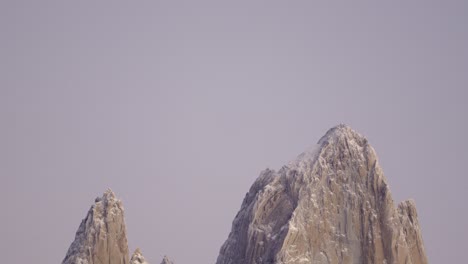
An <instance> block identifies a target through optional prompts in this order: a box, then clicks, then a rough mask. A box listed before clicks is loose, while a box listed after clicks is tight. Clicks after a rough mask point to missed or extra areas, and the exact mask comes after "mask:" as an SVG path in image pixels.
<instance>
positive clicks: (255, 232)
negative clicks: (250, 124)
mask: <svg viewBox="0 0 468 264" xmlns="http://www.w3.org/2000/svg"><path fill="white" fill-rule="evenodd" d="M251 263H257V264H259V263H388V264H389V263H406V264H419V263H421V264H423V263H427V259H426V255H425V252H424V246H423V241H422V237H421V232H420V228H419V224H418V220H417V213H416V207H415V205H414V202H412V201H405V202H402V203H401V204H400V205H398V207H397V208H396V207H395V205H394V202H393V200H392V197H391V194H390V191H389V188H388V185H387V182H386V179H385V177H384V175H383V172H382V169H381V168H380V166H379V164H378V161H377V157H376V154H375V151H374V149H373V148H372V147H371V146H370V145H369V144H368V142H367V140H366V139H365V138H364V137H362V136H361V135H359V134H358V133H356V132H355V131H353V130H352V129H351V128H349V127H347V126H345V125H339V126H337V127H334V128H332V129H330V130H329V131H328V132H327V133H326V135H325V136H324V137H322V138H321V139H320V140H319V142H318V144H317V146H316V147H315V148H313V149H311V150H308V151H306V152H304V153H303V154H301V155H300V156H299V157H298V158H297V159H296V160H295V161H292V162H291V163H290V164H288V165H287V166H284V167H283V168H281V169H280V170H279V171H278V172H275V171H272V170H269V169H267V170H265V171H263V172H262V173H261V175H260V176H259V178H258V179H257V180H256V181H255V183H254V184H253V185H252V187H251V188H250V190H249V192H248V193H247V194H246V197H245V198H244V201H243V203H242V206H241V209H240V211H239V213H238V214H237V215H236V217H235V219H234V221H233V225H232V231H231V233H230V234H229V237H228V239H227V240H226V242H225V243H224V245H223V246H222V247H221V250H220V254H219V257H218V259H217V264H251Z"/></svg>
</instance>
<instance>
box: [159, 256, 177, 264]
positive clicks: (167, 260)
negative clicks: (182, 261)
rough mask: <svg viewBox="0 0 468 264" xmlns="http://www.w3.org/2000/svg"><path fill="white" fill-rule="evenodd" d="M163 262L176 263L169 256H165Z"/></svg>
mask: <svg viewBox="0 0 468 264" xmlns="http://www.w3.org/2000/svg"><path fill="white" fill-rule="evenodd" d="M161 264H174V262H172V261H171V260H170V259H169V258H168V257H167V256H164V258H163V260H162V262H161Z"/></svg>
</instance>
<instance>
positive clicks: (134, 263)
mask: <svg viewBox="0 0 468 264" xmlns="http://www.w3.org/2000/svg"><path fill="white" fill-rule="evenodd" d="M130 264H149V263H148V262H146V259H145V257H143V254H142V253H141V250H140V249H139V248H137V249H136V250H135V252H134V253H133V255H132V257H131V258H130Z"/></svg>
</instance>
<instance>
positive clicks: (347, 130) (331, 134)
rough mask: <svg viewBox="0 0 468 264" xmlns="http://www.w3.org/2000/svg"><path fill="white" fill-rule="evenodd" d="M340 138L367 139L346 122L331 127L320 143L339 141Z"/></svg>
mask: <svg viewBox="0 0 468 264" xmlns="http://www.w3.org/2000/svg"><path fill="white" fill-rule="evenodd" d="M340 139H342V140H343V139H346V140H357V141H360V142H361V141H366V142H367V140H366V138H365V137H364V136H362V135H361V134H359V133H358V132H356V131H355V130H354V129H352V128H351V127H350V126H348V125H346V124H339V125H337V126H334V127H332V128H330V129H329V130H328V131H327V132H326V133H325V135H324V136H323V137H322V138H321V139H320V140H319V141H318V144H323V143H325V142H328V143H332V142H338V141H339V140H340Z"/></svg>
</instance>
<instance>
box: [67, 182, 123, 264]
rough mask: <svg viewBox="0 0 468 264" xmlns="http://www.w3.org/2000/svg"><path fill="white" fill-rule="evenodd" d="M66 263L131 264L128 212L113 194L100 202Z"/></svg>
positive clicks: (105, 196) (80, 230)
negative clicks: (126, 225)
mask: <svg viewBox="0 0 468 264" xmlns="http://www.w3.org/2000/svg"><path fill="white" fill-rule="evenodd" d="M62 263H63V264H109V263H112V264H128V263H129V256H128V245H127V231H126V228H125V221H124V209H123V206H122V202H121V201H120V200H118V199H117V198H116V197H115V194H114V193H113V192H112V191H111V190H107V191H106V192H105V193H104V195H103V196H102V197H98V198H96V200H95V202H94V205H93V206H91V209H89V211H88V214H87V215H86V218H85V219H83V221H82V222H81V224H80V227H79V228H78V231H77V232H76V236H75V241H73V243H72V244H71V246H70V248H69V249H68V252H67V255H66V257H65V259H64V260H63V262H62Z"/></svg>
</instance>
